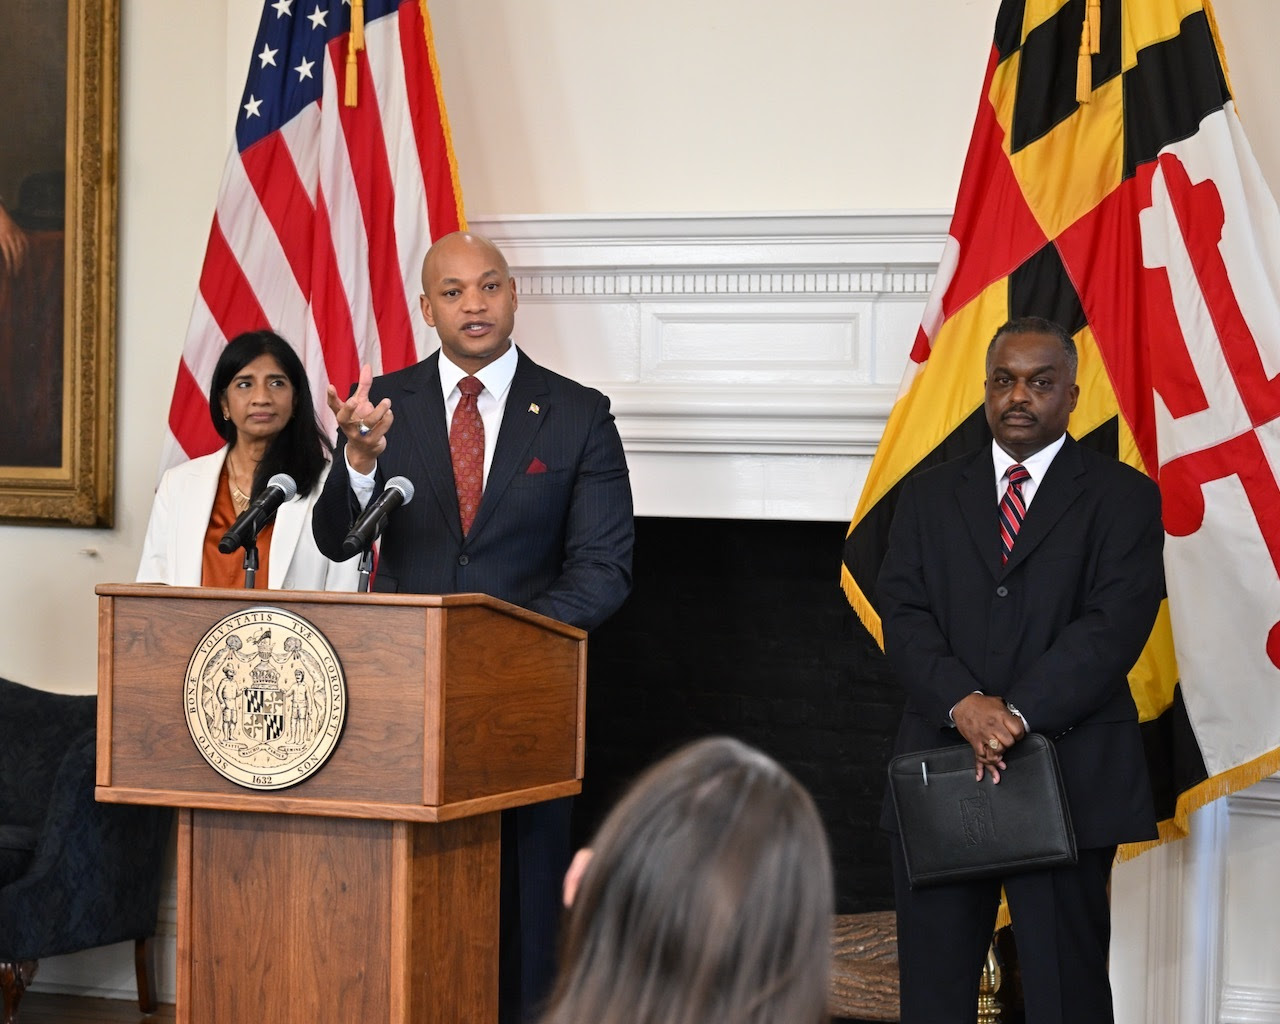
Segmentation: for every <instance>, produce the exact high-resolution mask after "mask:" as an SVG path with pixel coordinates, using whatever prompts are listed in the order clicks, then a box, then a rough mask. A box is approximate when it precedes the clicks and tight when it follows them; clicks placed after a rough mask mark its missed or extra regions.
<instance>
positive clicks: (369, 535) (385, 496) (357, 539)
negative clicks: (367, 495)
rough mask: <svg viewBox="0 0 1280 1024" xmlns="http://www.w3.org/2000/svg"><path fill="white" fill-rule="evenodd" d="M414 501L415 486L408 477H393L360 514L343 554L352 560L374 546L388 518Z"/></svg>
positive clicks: (345, 541)
mask: <svg viewBox="0 0 1280 1024" xmlns="http://www.w3.org/2000/svg"><path fill="white" fill-rule="evenodd" d="M412 500H413V484H412V483H411V482H410V481H409V479H408V478H407V477H403V476H393V477H392V478H391V479H390V480H388V481H387V485H386V486H385V487H384V488H383V489H382V493H381V494H379V495H378V497H377V498H375V499H374V500H373V501H371V502H370V503H369V507H368V508H366V509H365V510H364V511H363V512H361V513H360V518H359V519H357V520H356V521H355V525H354V526H352V527H351V532H350V533H348V534H347V536H346V539H345V540H344V541H343V542H342V550H343V553H344V554H346V556H347V557H348V558H350V557H351V556H352V555H358V554H359V553H360V552H361V551H364V550H365V549H366V548H368V547H369V546H370V545H372V544H373V542H374V541H375V540H377V539H378V537H379V536H380V535H381V533H382V529H383V527H384V526H386V523H387V518H388V516H390V515H391V513H392V512H394V511H395V510H396V509H398V508H399V507H400V506H401V505H407V504H409V502H411V501H412Z"/></svg>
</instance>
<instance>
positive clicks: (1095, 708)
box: [877, 437, 1164, 847]
mask: <svg viewBox="0 0 1280 1024" xmlns="http://www.w3.org/2000/svg"><path fill="white" fill-rule="evenodd" d="M995 489H996V488H995V469H994V466H993V464H992V460H991V449H990V446H986V447H984V448H983V449H982V450H981V451H980V452H978V453H977V454H975V455H970V456H966V457H964V458H961V459H957V460H955V461H953V462H949V463H946V464H944V465H942V466H938V467H936V468H934V469H932V470H929V471H927V472H925V473H921V474H919V475H918V476H916V477H913V478H911V479H909V480H907V481H906V483H905V484H904V486H903V488H902V494H901V496H900V498H899V503H898V509H897V512H896V514H895V516H894V521H893V526H892V529H891V531H890V539H889V547H888V551H887V553H886V556H885V561H884V565H883V566H882V568H881V572H880V576H879V579H878V581H877V594H878V598H879V604H880V610H881V619H882V623H883V626H884V641H885V651H886V653H887V654H888V656H889V659H890V661H891V663H892V664H893V666H894V669H895V671H896V673H897V676H898V678H899V681H900V682H901V684H902V686H903V687H904V688H905V689H906V691H907V706H906V710H905V713H904V715H903V719H902V724H901V727H900V729H899V733H898V737H897V742H896V744H895V753H906V752H912V751H918V750H927V749H929V748H931V747H938V746H943V745H945V744H947V743H963V742H964V739H963V737H961V736H960V734H959V733H958V731H957V730H956V729H955V728H954V727H952V726H951V725H950V718H949V715H950V711H951V708H952V707H954V706H955V704H956V703H957V702H958V701H960V700H961V699H962V698H964V697H965V696H966V695H968V694H970V693H972V692H974V691H975V690H980V691H982V692H983V693H986V694H989V695H992V696H999V697H1003V698H1004V699H1005V700H1007V701H1009V702H1010V703H1012V704H1014V705H1015V706H1016V707H1017V708H1018V709H1019V710H1020V711H1021V712H1022V713H1023V714H1024V715H1025V716H1026V718H1027V721H1028V722H1029V723H1030V726H1031V728H1032V729H1034V730H1035V731H1037V732H1041V733H1045V734H1046V735H1048V736H1051V737H1056V738H1057V743H1056V745H1057V750H1058V759H1059V764H1060V766H1061V768H1062V774H1063V781H1064V784H1065V787H1066V791H1067V799H1068V803H1069V805H1070V808H1071V816H1072V822H1073V824H1074V825H1075V829H1076V839H1077V843H1078V844H1079V845H1080V846H1081V847H1103V846H1108V845H1111V844H1112V843H1125V842H1136V841H1140V840H1145V839H1154V838H1155V837H1156V829H1155V813H1154V810H1153V806H1152V799H1151V787H1150V781H1149V779H1148V776H1147V768H1146V759H1145V756H1144V753H1143V746H1142V739H1141V735H1140V733H1139V730H1138V719H1137V711H1136V709H1135V707H1134V703H1133V698H1132V696H1131V695H1130V692H1129V687H1128V683H1127V679H1126V676H1127V673H1128V671H1129V669H1130V668H1132V666H1133V664H1134V662H1135V661H1136V660H1137V657H1138V655H1139V653H1141V650H1142V647H1143V645H1144V644H1145V642H1146V640H1147V637H1148V635H1149V633H1150V631H1151V627H1152V624H1153V623H1154V621H1155V616H1156V613H1157V611H1158V610H1159V607H1160V602H1161V600H1162V598H1163V596H1164V575H1163V564H1162V549H1163V544H1164V531H1163V528H1162V526H1161V523H1160V494H1159V490H1158V489H1157V487H1156V485H1155V484H1154V483H1153V482H1152V481H1151V480H1150V479H1149V478H1147V477H1146V476H1144V475H1143V474H1142V473H1140V472H1138V471H1137V470H1135V469H1132V468H1131V467H1129V466H1126V465H1124V464H1123V463H1121V462H1118V461H1117V460H1115V459H1113V458H1109V457H1108V456H1105V455H1100V454H1098V453H1097V452H1094V451H1092V450H1090V449H1087V448H1084V447H1081V446H1080V445H1078V444H1076V443H1075V442H1074V441H1073V440H1072V439H1071V438H1070V437H1068V438H1067V439H1066V442H1065V444H1064V445H1063V447H1062V450H1061V451H1060V452H1059V453H1058V455H1057V456H1056V457H1055V458H1054V460H1053V461H1052V463H1050V466H1049V469H1048V471H1047V472H1046V473H1045V476H1044V479H1043V480H1042V481H1041V482H1040V484H1039V487H1038V489H1037V490H1036V493H1035V497H1034V500H1033V501H1032V504H1031V508H1030V509H1029V510H1028V512H1027V516H1026V519H1025V521H1024V523H1023V525H1022V529H1021V531H1020V532H1019V534H1018V538H1017V541H1016V543H1015V544H1014V546H1013V551H1012V553H1011V555H1010V558H1009V562H1008V564H1007V565H1005V566H1001V564H1000V540H999V533H998V530H997V525H996V522H997V520H996V516H997V504H998V503H997V500H996V494H995ZM882 824H883V825H885V827H887V828H890V829H896V821H895V820H894V817H893V813H892V807H891V805H889V803H888V802H886V807H885V813H884V817H883V818H882Z"/></svg>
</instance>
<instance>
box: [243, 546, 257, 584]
mask: <svg viewBox="0 0 1280 1024" xmlns="http://www.w3.org/2000/svg"><path fill="white" fill-rule="evenodd" d="M257 576H258V545H257V543H256V542H255V541H249V543H248V544H246V545H245V546H244V589H245V590H252V589H253V587H254V581H255V580H256V579H257Z"/></svg>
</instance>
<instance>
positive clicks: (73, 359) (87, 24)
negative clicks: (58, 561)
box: [0, 0, 120, 527]
mask: <svg viewBox="0 0 1280 1024" xmlns="http://www.w3.org/2000/svg"><path fill="white" fill-rule="evenodd" d="M0 2H3V0H0ZM61 2H62V3H63V4H64V5H65V8H66V12H65V13H66V29H67V30H66V47H67V48H66V60H65V66H66V128H65V136H66V150H65V193H64V199H63V204H62V207H63V208H62V210H61V224H60V230H61V234H62V237H61V238H58V237H57V235H58V233H59V226H58V222H57V220H56V219H55V220H52V221H51V223H49V224H44V225H37V227H36V228H32V229H31V230H30V231H29V232H28V233H26V234H24V235H22V236H20V237H21V238H23V239H25V242H20V245H21V246H22V250H21V251H22V253H23V256H22V257H21V259H20V260H17V261H15V260H11V261H10V263H11V265H12V264H20V265H22V266H23V267H24V269H25V272H26V275H27V276H26V278H25V279H24V281H23V283H22V284H23V287H25V288H26V289H27V290H26V291H25V292H23V291H20V290H19V285H18V284H16V283H11V286H10V288H9V290H8V293H7V295H6V294H5V293H4V292H3V291H2V290H0V303H4V302H7V304H8V305H9V306H10V307H11V309H10V311H9V312H8V313H7V314H6V312H5V310H4V309H3V308H2V307H0V360H3V365H2V366H0V378H3V377H8V378H10V379H8V380H6V381H5V387H4V393H5V395H6V399H5V401H6V402H9V410H10V411H9V413H8V415H10V416H12V417H14V419H13V421H12V422H9V423H4V424H0V522H6V523H41V524H48V525H62V526H97V527H103V526H110V525H111V524H112V519H113V515H114V485H115V387H116V343H115V338H116V191H117V167H118V155H117V148H118V120H119V67H120V64H119V39H120V8H119V0H61ZM7 3H9V4H12V5H13V6H12V8H11V9H10V10H11V14H12V18H13V20H14V21H19V20H21V19H22V18H24V17H25V18H26V19H27V20H28V22H29V23H31V25H32V30H33V31H38V30H39V29H40V28H41V26H40V25H36V24H34V23H35V22H37V21H39V19H41V18H43V17H46V16H47V17H49V18H50V19H51V20H52V19H58V21H57V22H56V23H57V25H58V26H60V25H61V20H60V19H61V17H62V11H61V10H59V9H58V8H57V4H58V3H59V0H39V3H38V4H31V3H27V4H23V3H20V2H17V0H7ZM44 27H45V28H46V29H47V26H44ZM27 45H28V43H25V42H18V41H17V40H16V39H15V40H13V45H12V46H11V47H10V49H9V52H10V57H14V55H16V54H21V52H22V51H23V47H24V46H27ZM30 49H31V51H32V52H43V51H44V49H45V48H42V47H36V46H34V45H31V46H30ZM59 56H60V55H59ZM43 66H44V67H45V68H46V70H47V67H48V65H47V64H46V65H43ZM57 66H60V64H59V65H57ZM51 77H52V78H56V75H54V76H51ZM44 84H45V85H46V86H48V88H47V89H46V90H45V92H46V93H49V92H52V91H53V90H54V89H56V81H53V82H51V83H50V82H46V83H44ZM37 116H38V115H37ZM28 127H30V125H28ZM52 130H53V131H54V132H56V131H57V128H56V126H55V127H54V128H53V129H52ZM55 139H56V136H55ZM20 145H21V143H19V146H20ZM19 155H21V153H20V152H19ZM54 159H55V160H56V154H55V158H54ZM56 174H57V172H56V171H54V172H53V173H52V174H45V175H43V176H32V177H43V179H44V181H37V182H35V184H36V185H37V186H39V185H42V184H43V185H45V186H46V187H45V188H44V190H43V194H44V195H45V197H46V198H47V197H49V196H50V195H54V196H55V197H56V187H55V186H50V185H49V184H48V183H49V182H55V183H56V182H58V181H59V179H58V178H57V176H56ZM30 180H31V178H28V179H26V180H24V184H23V193H25V194H26V198H25V199H24V198H21V197H20V195H19V194H14V195H3V194H0V203H4V204H13V206H18V205H19V204H21V203H23V202H25V203H26V204H27V206H28V208H29V209H28V215H29V216H35V215H32V214H30V212H29V211H30V210H32V209H38V208H39V198H38V197H39V195H40V189H39V188H33V189H28V188H27V187H26V185H27V183H28V182H29V181H30ZM10 191H11V192H12V191H13V189H12V187H11V188H10ZM32 195H35V196H37V198H36V199H35V200H33V199H32V198H31V196H32ZM55 216H56V213H55ZM14 219H20V215H15V218H14ZM12 223H13V221H12V220H11V221H10V224H11V225H12ZM27 223H28V226H29V227H30V225H31V223H33V222H32V221H30V220H28V222H27ZM41 228H45V229H47V230H40V229H41ZM53 245H58V246H60V248H61V251H62V260H61V264H60V266H61V270H62V273H61V277H62V281H61V284H62V287H61V295H62V303H61V328H62V330H61V343H62V344H61V349H60V350H59V349H58V346H57V342H58V331H57V326H58V322H57V305H58V304H57V301H56V298H55V299H49V298H48V296H56V295H57V294H58V291H59V290H58V288H57V283H56V272H57V268H58V263H57V259H56V256H55V255H51V253H52V252H53V249H52V248H51V247H52V246H53ZM42 246H43V248H42ZM0 255H3V254H2V253H0ZM41 256H43V257H44V258H45V260H46V265H44V266H43V267H41V266H40V265H39V262H38V261H39V258H40V257H41ZM33 268H35V269H33ZM5 269H6V268H5V266H4V264H3V262H0V274H3V273H4V272H5ZM37 270H39V273H37ZM17 276H18V271H17V270H14V271H13V272H12V273H11V275H10V277H11V282H16V281H17ZM33 282H35V283H34V284H33ZM0 283H3V282H0ZM41 289H43V290H41ZM51 310H52V311H53V312H50V311H51ZM6 315H7V316H8V319H7V320H6V319H5V316H6ZM33 324H35V325H38V326H39V327H40V328H41V330H36V329H35V328H34V327H33ZM42 332H43V333H42ZM33 339H35V340H33ZM41 339H43V341H44V344H45V345H46V347H45V348H44V349H43V350H41V349H39V348H35V347H34V346H35V345H36V344H37V343H38V342H39V341H40V340H41ZM59 354H60V355H61V364H58V362H57V359H58V356H59ZM12 395H16V396H19V398H18V400H17V402H16V404H15V402H12V401H9V397H8V396H12ZM0 415H3V414H0Z"/></svg>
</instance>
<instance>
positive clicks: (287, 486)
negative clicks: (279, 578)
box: [218, 473, 298, 555]
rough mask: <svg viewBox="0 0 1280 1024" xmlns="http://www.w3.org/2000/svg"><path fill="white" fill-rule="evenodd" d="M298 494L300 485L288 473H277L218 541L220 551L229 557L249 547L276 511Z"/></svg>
mask: <svg viewBox="0 0 1280 1024" xmlns="http://www.w3.org/2000/svg"><path fill="white" fill-rule="evenodd" d="M297 493H298V485H297V484H296V483H294V482H293V477H291V476H290V475H289V474H288V473H277V474H276V475H275V476H273V477H272V478H271V479H270V480H268V481H267V486H266V488H265V489H264V490H263V492H262V493H261V494H259V495H258V496H257V497H256V498H254V499H253V504H252V505H250V506H249V507H248V508H247V509H245V510H244V511H243V512H241V513H240V516H239V518H237V519H236V521H235V522H234V523H232V524H231V529H229V530H228V531H227V532H226V533H224V534H223V535H222V540H220V541H218V550H219V551H221V552H222V553H223V554H224V555H229V554H231V552H233V551H234V550H235V549H236V548H243V547H248V546H249V545H251V544H252V543H253V541H254V539H255V538H256V537H257V536H258V534H259V533H261V532H262V528H263V527H264V526H266V525H267V520H268V519H270V518H271V517H272V516H273V515H275V511H276V509H278V508H279V507H280V506H281V505H283V504H284V503H285V502H286V501H288V500H289V499H290V498H292V497H293V496H294V495H295V494H297Z"/></svg>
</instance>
